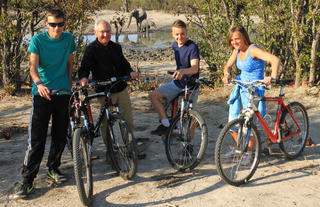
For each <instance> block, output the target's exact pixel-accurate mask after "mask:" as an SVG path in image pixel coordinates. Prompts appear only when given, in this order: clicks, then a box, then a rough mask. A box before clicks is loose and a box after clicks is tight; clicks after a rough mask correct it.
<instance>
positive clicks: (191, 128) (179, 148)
mask: <svg viewBox="0 0 320 207" xmlns="http://www.w3.org/2000/svg"><path fill="white" fill-rule="evenodd" d="M180 118H181V117H180V115H179V116H176V117H175V118H174V119H173V120H172V122H171V125H170V128H169V132H168V134H167V137H166V139H165V147H166V155H167V158H168V161H169V163H170V164H171V165H172V167H173V168H175V169H177V170H180V171H185V170H192V169H193V168H195V167H196V166H197V165H198V164H199V163H200V161H201V160H202V158H203V156H204V153H205V150H206V148H207V144H208V129H207V125H206V124H205V122H204V120H203V118H202V117H201V115H200V114H199V113H198V112H197V111H193V110H190V111H189V112H187V113H186V114H184V116H183V117H182V119H180Z"/></svg>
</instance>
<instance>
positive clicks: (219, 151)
mask: <svg viewBox="0 0 320 207" xmlns="http://www.w3.org/2000/svg"><path fill="white" fill-rule="evenodd" d="M248 133H250V141H249V142H248V136H247V135H248ZM235 140H238V141H237V142H236V141H235ZM237 143H238V144H237ZM250 145H251V147H248V146H250ZM260 150H261V144H260V138H259V134H258V131H257V128H256V126H254V125H253V124H251V126H245V121H244V119H234V120H232V121H231V122H229V123H228V124H227V125H226V126H225V127H224V128H223V129H222V131H221V132H220V134H219V137H218V140H217V142H216V147H215V163H216V166H217V171H218V173H219V175H220V177H221V178H222V179H223V180H224V181H225V182H227V183H229V184H231V185H234V186H238V185H241V184H244V183H247V182H248V180H249V179H250V178H251V177H252V176H253V174H254V173H255V171H256V169H257V167H258V164H259V161H260Z"/></svg>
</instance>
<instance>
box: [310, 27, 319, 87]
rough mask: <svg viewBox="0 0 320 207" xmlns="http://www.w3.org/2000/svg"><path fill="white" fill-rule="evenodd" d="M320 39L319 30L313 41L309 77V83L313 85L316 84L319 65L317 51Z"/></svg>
mask: <svg viewBox="0 0 320 207" xmlns="http://www.w3.org/2000/svg"><path fill="white" fill-rule="evenodd" d="M319 41H320V31H319V32H317V34H316V37H315V39H313V41H312V48H311V65H310V77H309V83H310V84H311V85H313V84H314V81H315V74H316V67H317V65H318V57H317V51H318V48H319Z"/></svg>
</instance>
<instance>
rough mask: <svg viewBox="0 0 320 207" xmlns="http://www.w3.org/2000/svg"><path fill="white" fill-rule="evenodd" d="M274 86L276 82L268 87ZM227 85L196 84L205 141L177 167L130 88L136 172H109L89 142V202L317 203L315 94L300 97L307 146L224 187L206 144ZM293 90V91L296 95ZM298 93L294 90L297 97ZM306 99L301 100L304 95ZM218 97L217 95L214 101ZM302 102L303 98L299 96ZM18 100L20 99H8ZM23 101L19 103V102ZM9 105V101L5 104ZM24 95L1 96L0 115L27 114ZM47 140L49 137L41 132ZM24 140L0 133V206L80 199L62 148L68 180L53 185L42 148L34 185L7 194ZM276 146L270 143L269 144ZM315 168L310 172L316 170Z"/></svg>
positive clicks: (222, 110)
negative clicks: (21, 196) (141, 150)
mask: <svg viewBox="0 0 320 207" xmlns="http://www.w3.org/2000/svg"><path fill="white" fill-rule="evenodd" d="M275 90H276V89H275ZM304 90H305V89H304V88H300V89H299V90H294V89H293V88H288V90H287V91H288V92H287V97H288V99H290V101H293V100H297V99H299V98H298V97H294V94H298V95H299V93H297V91H299V92H301V94H303V93H304ZM229 91H230V89H226V88H220V89H216V90H214V91H210V90H207V89H205V90H203V91H202V94H201V95H200V98H199V105H198V106H199V108H198V109H199V110H200V111H201V114H202V115H203V116H204V118H205V120H206V122H207V125H208V128H209V144H208V148H207V150H206V155H205V158H204V160H203V161H202V162H201V164H200V166H199V167H197V168H196V169H195V170H193V171H191V172H188V173H177V172H175V171H174V170H173V169H172V168H171V166H170V165H169V163H168V161H167V159H166V156H165V150H164V145H163V143H162V141H161V139H160V138H159V137H157V136H152V135H150V131H151V130H152V129H154V128H155V126H156V125H157V124H158V119H157V118H156V117H157V116H156V114H155V113H154V111H152V110H150V102H149V100H148V99H147V93H145V92H143V93H141V92H134V93H133V94H132V95H131V96H132V101H133V103H134V108H135V113H134V119H135V123H136V126H137V131H136V132H135V136H136V137H137V138H144V139H145V140H146V142H145V143H146V145H147V148H146V149H145V153H146V155H147V156H146V158H145V159H143V160H139V168H138V174H137V176H136V177H135V178H134V179H133V180H132V181H124V180H123V179H122V178H120V177H118V176H116V175H115V174H114V172H113V171H112V170H111V168H110V166H108V165H107V164H106V162H105V156H104V148H103V143H102V141H101V139H97V140H96V143H95V152H96V153H97V154H98V155H99V156H100V159H97V160H95V161H94V169H93V172H94V202H93V206H115V207H116V206H213V205H214V206H318V204H319V203H320V173H319V170H320V166H319V164H320V154H319V152H320V145H319V143H320V139H319V136H318V131H317V129H318V128H319V122H320V119H319V107H315V106H314V105H310V104H308V103H312V102H313V101H315V102H316V103H317V102H318V100H317V99H318V98H314V97H306V98H304V100H303V99H302V102H303V103H304V104H305V105H306V106H307V108H308V113H309V118H310V123H311V125H310V126H311V127H310V136H311V137H312V139H313V141H314V142H315V143H318V144H317V145H316V146H315V147H307V148H306V149H305V150H304V152H303V155H302V156H300V157H299V158H298V159H296V160H293V161H287V160H285V159H284V158H283V157H282V156H264V157H262V160H261V162H260V165H259V168H258V170H257V172H256V173H255V175H254V176H253V178H252V179H251V180H250V182H249V183H248V184H247V185H243V186H241V187H232V186H230V185H227V184H225V183H224V182H223V181H222V180H221V179H220V177H219V176H218V175H217V171H216V166H215V164H214V161H213V160H214V157H213V153H214V152H213V148H214V145H215V141H216V138H217V135H218V133H219V131H220V130H221V129H220V128H219V126H220V125H221V124H223V123H225V122H226V121H227V120H226V117H227V106H226V105H225V104H223V103H222V102H225V97H226V96H227V94H228V93H229ZM301 94H300V95H301ZM300 95H299V97H301V96H300ZM306 99H308V100H306ZM217 101H219V102H217ZM307 102H308V103H307ZM17 103H20V105H18V106H17V105H16V104H17ZM21 103H24V104H21ZM13 106H15V108H13ZM29 107H30V97H28V96H24V97H7V98H4V99H3V100H2V101H1V102H0V111H1V112H0V113H1V115H0V117H1V119H0V121H1V122H0V123H2V124H3V123H4V122H5V123H7V124H9V122H8V121H9V120H11V119H14V120H11V121H12V123H13V122H17V121H20V122H21V123H23V122H26V123H27V122H28V117H29V112H30V108H29ZM48 140H50V138H48ZM25 147H26V133H18V134H13V136H12V137H11V139H9V140H4V139H0V152H1V157H0V206H48V207H51V206H71V205H75V206H78V205H80V204H81V203H80V201H79V198H78V194H77V190H76V186H75V185H74V179H73V165H72V160H71V156H70V154H69V153H68V151H67V150H66V151H65V153H64V155H63V158H62V162H63V163H62V166H61V169H62V170H63V171H64V172H66V173H67V174H68V175H69V181H68V182H66V183H65V184H63V185H61V186H56V185H55V184H52V183H51V182H48V180H47V178H46V176H45V173H46V171H45V164H46V159H47V153H48V150H46V154H45V156H44V161H43V162H42V166H41V168H40V172H39V175H38V177H37V179H36V181H35V186H36V191H35V193H34V194H32V195H31V196H30V198H28V199H27V200H18V201H15V200H12V199H11V193H12V192H13V188H14V186H15V184H16V182H17V181H19V180H20V178H21V176H20V170H21V164H22V161H23V156H24V151H25ZM274 148H275V149H276V150H277V149H278V148H277V147H276V146H275V147H274ZM317 172H318V174H317Z"/></svg>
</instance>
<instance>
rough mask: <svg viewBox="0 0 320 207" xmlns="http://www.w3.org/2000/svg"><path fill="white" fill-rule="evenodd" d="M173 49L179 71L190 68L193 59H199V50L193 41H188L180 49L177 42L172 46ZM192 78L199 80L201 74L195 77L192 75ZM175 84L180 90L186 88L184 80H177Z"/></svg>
mask: <svg viewBox="0 0 320 207" xmlns="http://www.w3.org/2000/svg"><path fill="white" fill-rule="evenodd" d="M172 49H173V51H174V57H175V60H176V65H177V70H179V69H183V68H190V67H191V60H193V59H199V60H200V55H199V48H198V46H197V45H196V43H194V42H193V41H192V40H187V42H186V43H185V44H184V45H183V46H181V47H179V46H178V43H177V42H174V43H173V44H172ZM190 77H194V78H198V77H199V72H198V73H196V74H193V75H190ZM174 83H175V84H176V85H177V86H178V87H179V88H184V87H185V84H186V83H185V81H183V80H175V81H174Z"/></svg>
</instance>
